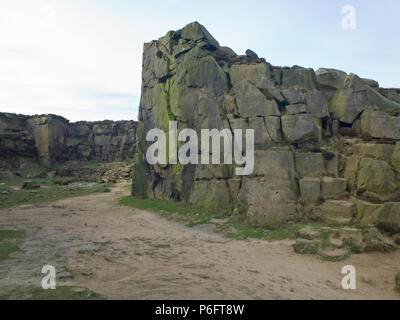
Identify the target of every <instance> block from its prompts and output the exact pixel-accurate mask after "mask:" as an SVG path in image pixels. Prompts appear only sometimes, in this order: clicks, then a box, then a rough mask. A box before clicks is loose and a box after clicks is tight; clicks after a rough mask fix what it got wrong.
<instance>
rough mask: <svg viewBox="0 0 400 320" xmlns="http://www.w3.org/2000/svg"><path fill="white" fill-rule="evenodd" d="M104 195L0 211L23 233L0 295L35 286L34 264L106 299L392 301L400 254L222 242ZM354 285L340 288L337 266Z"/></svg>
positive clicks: (4, 267) (6, 264)
mask: <svg viewBox="0 0 400 320" xmlns="http://www.w3.org/2000/svg"><path fill="white" fill-rule="evenodd" d="M126 193H127V189H126V188H125V187H124V185H123V184H120V185H118V186H116V187H115V188H113V190H112V192H111V193H103V194H95V195H90V196H84V197H80V198H73V199H67V200H62V201H59V202H57V203H55V204H51V205H43V206H40V207H24V208H23V207H20V208H14V209H7V210H0V227H2V228H5V227H13V228H17V229H23V230H26V231H27V237H26V238H25V239H24V242H23V243H22V245H21V249H22V251H20V252H16V253H14V254H12V255H11V256H10V257H9V258H8V259H6V260H5V261H3V262H2V263H0V293H1V291H3V292H4V290H8V289H11V288H15V287H16V286H27V285H35V286H40V281H41V277H42V275H41V274H40V270H41V267H42V266H43V265H45V264H52V265H55V266H56V268H57V271H58V273H57V277H58V285H60V284H72V285H77V286H82V287H87V288H89V289H92V290H94V291H96V292H98V293H101V294H103V295H105V296H106V297H108V298H111V299H299V298H300V299H399V298H400V295H399V294H398V293H396V292H395V291H394V276H395V274H396V272H398V271H400V253H399V252H395V253H386V254H362V255H353V256H352V257H351V258H350V259H348V260H346V261H345V262H339V263H332V262H325V261H321V260H319V259H318V258H315V257H312V256H303V255H297V254H295V253H294V252H293V250H292V248H291V246H290V245H291V244H292V243H291V241H281V242H274V243H269V242H266V241H258V240H251V241H237V240H228V239H225V238H223V237H221V236H220V235H218V234H214V233H211V232H208V231H207V230H202V229H190V228H187V227H185V226H183V225H181V224H178V223H175V222H171V221H167V220H165V219H163V218H161V217H159V216H158V215H157V214H154V213H151V212H145V211H140V210H135V209H132V208H127V207H121V206H119V205H118V204H117V200H118V198H119V197H121V196H124V195H125V194H126ZM347 264H351V265H354V266H355V267H356V269H357V280H358V281H357V290H355V291H345V290H343V289H342V288H341V279H342V277H343V276H342V275H341V273H340V271H341V269H342V267H343V266H344V265H347Z"/></svg>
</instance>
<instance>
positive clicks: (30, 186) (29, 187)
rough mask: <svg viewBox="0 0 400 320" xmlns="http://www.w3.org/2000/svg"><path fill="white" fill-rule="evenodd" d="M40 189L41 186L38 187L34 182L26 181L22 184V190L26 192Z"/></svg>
mask: <svg viewBox="0 0 400 320" xmlns="http://www.w3.org/2000/svg"><path fill="white" fill-rule="evenodd" d="M39 188H40V185H38V184H37V183H36V182H34V181H25V182H24V183H23V184H22V189H25V190H33V189H39Z"/></svg>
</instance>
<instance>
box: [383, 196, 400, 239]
mask: <svg viewBox="0 0 400 320" xmlns="http://www.w3.org/2000/svg"><path fill="white" fill-rule="evenodd" d="M378 220H379V225H380V226H382V227H384V228H385V229H387V230H389V231H392V232H397V233H400V202H388V203H385V205H384V207H383V209H382V210H381V211H380V214H379V219H378Z"/></svg>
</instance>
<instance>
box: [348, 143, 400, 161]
mask: <svg viewBox="0 0 400 320" xmlns="http://www.w3.org/2000/svg"><path fill="white" fill-rule="evenodd" d="M393 151H394V145H392V144H375V143H358V144H355V145H353V152H354V154H356V155H359V156H361V157H365V158H374V159H377V160H383V161H386V162H390V160H391V158H392V154H393Z"/></svg>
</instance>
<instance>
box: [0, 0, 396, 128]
mask: <svg viewBox="0 0 400 320" xmlns="http://www.w3.org/2000/svg"><path fill="white" fill-rule="evenodd" d="M345 5H352V6H354V7H355V9H356V29H354V30H344V29H343V28H342V19H343V14H342V8H343V6H345ZM399 12H400V1H398V0H353V1H338V0H329V1H327V0H326V1H321V0H318V1H317V0H279V1H277V0H270V1H268V0H262V1H256V0H253V1H243V0H240V1H234V0H229V1H225V0H212V1H210V0H202V1H198V0H196V1H191V0H159V1H156V0H152V1H143V0H140V1H136V0H79V1H78V0H1V3H0V111H1V112H15V113H23V114H41V113H53V114H58V115H62V116H64V117H66V118H68V119H70V120H72V121H78V120H102V119H111V120H120V119H136V118H137V111H138V105H139V100H140V86H141V63H142V48H143V43H144V42H149V41H151V40H153V39H157V38H159V37H161V36H163V35H164V34H165V33H166V32H167V31H168V30H176V29H179V28H181V27H183V26H184V25H186V24H187V23H190V22H192V21H195V20H196V21H199V22H200V23H202V24H203V25H204V26H205V27H206V28H208V30H209V31H210V33H211V34H213V35H214V37H215V38H216V39H217V40H218V41H219V42H220V44H221V45H227V46H229V47H231V48H232V49H234V50H235V51H236V52H237V53H238V54H243V53H244V51H245V50H246V49H248V48H250V49H252V50H254V51H256V52H257V53H258V54H259V55H260V56H262V57H265V58H266V59H267V61H269V62H270V63H272V64H273V65H282V66H292V65H295V64H296V65H301V66H304V67H312V68H314V69H318V68H319V67H331V68H338V69H341V70H344V71H346V72H354V73H356V74H358V75H360V76H361V77H367V78H373V79H375V80H378V81H379V82H380V84H381V86H384V87H400V75H399V74H400V59H399V56H400V54H399V51H400V34H399V31H400V19H399V18H398V16H399Z"/></svg>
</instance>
